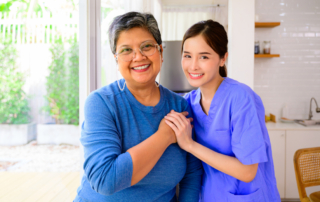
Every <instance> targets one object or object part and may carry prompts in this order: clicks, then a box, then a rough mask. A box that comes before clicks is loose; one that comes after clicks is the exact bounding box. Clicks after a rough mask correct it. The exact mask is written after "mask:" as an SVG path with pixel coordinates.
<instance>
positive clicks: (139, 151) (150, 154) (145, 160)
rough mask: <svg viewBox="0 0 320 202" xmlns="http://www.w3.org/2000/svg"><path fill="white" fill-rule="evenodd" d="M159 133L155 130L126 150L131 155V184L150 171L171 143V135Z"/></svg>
mask: <svg viewBox="0 0 320 202" xmlns="http://www.w3.org/2000/svg"><path fill="white" fill-rule="evenodd" d="M160 133H161V132H159V131H157V132H156V133H155V134H153V135H152V136H150V137H149V138H148V139H146V140H145V141H143V142H141V143H140V144H138V145H136V146H134V147H132V148H130V149H129V150H128V151H127V152H129V153H130V155H131V158H132V164H133V173H132V179H131V186H132V185H135V184H136V183H138V182H139V181H140V180H141V179H142V178H144V177H145V176H146V175H147V174H148V173H149V172H150V171H151V169H152V168H153V167H154V166H155V165H156V163H157V162H158V160H159V159H160V157H161V156H162V154H163V153H164V151H165V150H166V149H167V147H168V146H169V145H170V144H172V143H173V140H172V136H169V135H162V134H160Z"/></svg>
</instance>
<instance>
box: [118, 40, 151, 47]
mask: <svg viewBox="0 0 320 202" xmlns="http://www.w3.org/2000/svg"><path fill="white" fill-rule="evenodd" d="M147 41H150V42H152V43H157V42H154V41H153V40H152V39H148V40H145V41H142V42H141V43H140V45H141V44H143V43H145V42H147ZM121 47H130V45H127V44H123V45H120V46H119V48H121Z"/></svg>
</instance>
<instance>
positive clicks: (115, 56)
mask: <svg viewBox="0 0 320 202" xmlns="http://www.w3.org/2000/svg"><path fill="white" fill-rule="evenodd" d="M113 57H114V59H115V60H116V63H118V59H117V55H116V54H114V55H113Z"/></svg>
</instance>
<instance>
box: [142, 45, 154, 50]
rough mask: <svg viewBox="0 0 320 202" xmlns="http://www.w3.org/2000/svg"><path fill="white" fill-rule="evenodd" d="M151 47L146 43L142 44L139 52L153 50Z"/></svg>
mask: <svg viewBox="0 0 320 202" xmlns="http://www.w3.org/2000/svg"><path fill="white" fill-rule="evenodd" d="M153 47H154V45H153V44H151V43H147V44H143V45H142V46H141V50H149V49H151V48H153Z"/></svg>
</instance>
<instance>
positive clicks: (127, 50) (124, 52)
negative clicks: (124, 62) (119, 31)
mask: <svg viewBox="0 0 320 202" xmlns="http://www.w3.org/2000/svg"><path fill="white" fill-rule="evenodd" d="M131 52H132V49H131V48H124V49H121V51H120V52H119V53H120V54H128V53H131Z"/></svg>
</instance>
